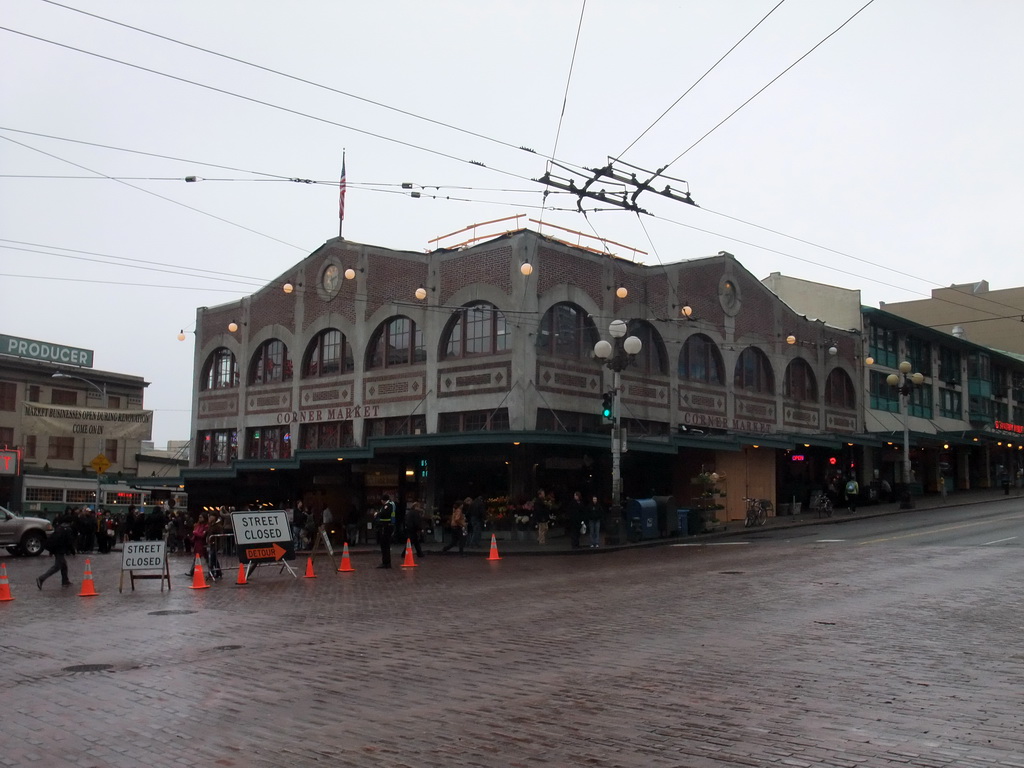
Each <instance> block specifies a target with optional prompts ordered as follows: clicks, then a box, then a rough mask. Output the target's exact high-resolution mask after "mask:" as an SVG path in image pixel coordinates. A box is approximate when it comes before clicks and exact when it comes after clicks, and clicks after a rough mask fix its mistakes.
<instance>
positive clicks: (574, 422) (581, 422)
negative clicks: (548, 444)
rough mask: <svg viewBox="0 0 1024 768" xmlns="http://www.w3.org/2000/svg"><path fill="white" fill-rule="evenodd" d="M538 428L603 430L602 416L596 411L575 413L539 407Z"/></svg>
mask: <svg viewBox="0 0 1024 768" xmlns="http://www.w3.org/2000/svg"><path fill="white" fill-rule="evenodd" d="M537 429H538V431H541V432H601V431H602V430H601V417H600V416H598V415H597V414H596V413H574V412H572V411H555V410H549V409H547V408H539V409H538V410H537Z"/></svg>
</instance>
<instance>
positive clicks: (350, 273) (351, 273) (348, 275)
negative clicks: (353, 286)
mask: <svg viewBox="0 0 1024 768" xmlns="http://www.w3.org/2000/svg"><path fill="white" fill-rule="evenodd" d="M355 276H356V271H355V270H354V269H352V267H349V268H348V269H346V270H345V279H346V280H354V279H355Z"/></svg>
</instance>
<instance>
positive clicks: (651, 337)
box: [626, 320, 668, 374]
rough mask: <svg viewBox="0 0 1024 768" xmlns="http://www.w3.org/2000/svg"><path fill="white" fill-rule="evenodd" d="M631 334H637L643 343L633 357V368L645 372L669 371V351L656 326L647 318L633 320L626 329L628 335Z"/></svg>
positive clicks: (665, 372)
mask: <svg viewBox="0 0 1024 768" xmlns="http://www.w3.org/2000/svg"><path fill="white" fill-rule="evenodd" d="M629 336H636V337H637V338H638V339H640V342H641V343H642V344H643V347H641V348H640V352H639V354H637V356H636V357H635V358H634V359H633V363H632V367H633V368H635V369H636V370H638V371H642V372H643V373H661V374H667V373H668V352H667V351H666V350H665V342H664V341H662V339H661V334H659V333H658V332H657V331H656V330H655V329H654V326H652V325H651V324H650V323H648V322H647V321H645V320H632V321H630V323H629V328H628V330H627V331H626V337H629Z"/></svg>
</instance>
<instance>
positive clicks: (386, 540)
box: [375, 493, 395, 568]
mask: <svg viewBox="0 0 1024 768" xmlns="http://www.w3.org/2000/svg"><path fill="white" fill-rule="evenodd" d="M375 523H376V526H375V527H376V530H377V543H378V544H379V545H380V565H378V566H377V567H378V568H390V567H391V537H392V536H394V534H395V502H393V501H392V500H391V496H390V494H387V493H382V494H381V495H380V509H379V510H377V517H376V520H375Z"/></svg>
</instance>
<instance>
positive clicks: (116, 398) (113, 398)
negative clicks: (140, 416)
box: [107, 395, 121, 411]
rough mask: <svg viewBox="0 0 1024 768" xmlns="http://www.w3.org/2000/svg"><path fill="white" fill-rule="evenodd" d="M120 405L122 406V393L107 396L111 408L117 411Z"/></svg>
mask: <svg viewBox="0 0 1024 768" xmlns="http://www.w3.org/2000/svg"><path fill="white" fill-rule="evenodd" d="M120 407H121V397H120V395H108V396H107V408H110V409H112V410H115V411H116V410H117V409H118V408H120Z"/></svg>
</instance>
